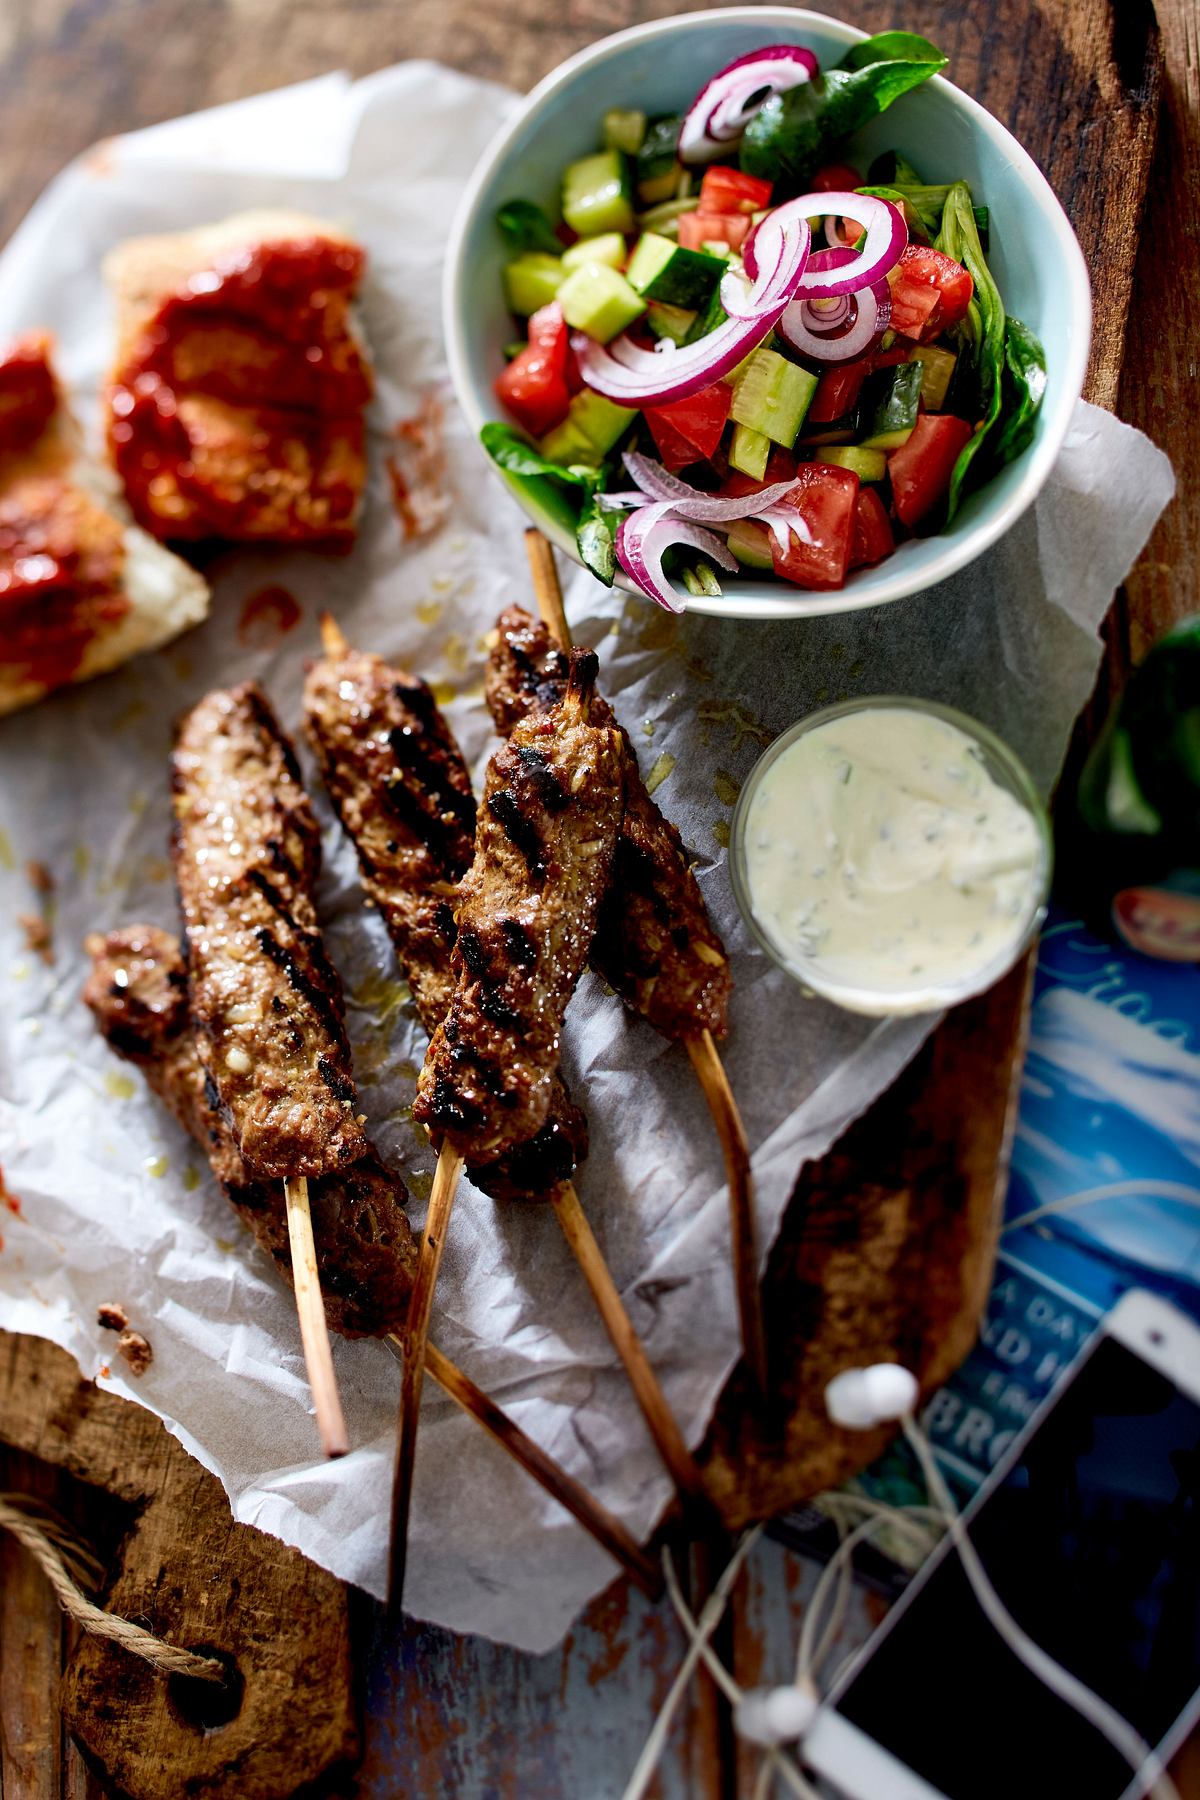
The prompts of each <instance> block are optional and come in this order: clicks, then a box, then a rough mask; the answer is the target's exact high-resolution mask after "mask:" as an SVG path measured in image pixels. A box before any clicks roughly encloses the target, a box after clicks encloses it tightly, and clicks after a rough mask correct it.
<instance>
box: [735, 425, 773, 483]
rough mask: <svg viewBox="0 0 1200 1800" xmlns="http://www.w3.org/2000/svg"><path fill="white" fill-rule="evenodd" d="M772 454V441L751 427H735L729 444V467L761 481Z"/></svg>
mask: <svg viewBox="0 0 1200 1800" xmlns="http://www.w3.org/2000/svg"><path fill="white" fill-rule="evenodd" d="M770 454H771V440H770V438H769V437H766V436H765V435H764V433H763V432H761V431H755V430H754V428H753V426H751V425H735V426H734V428H733V437H732V438H731V439H730V442H729V466H730V468H731V469H740V470H741V472H742V474H743V475H749V476H751V477H752V479H753V480H755V481H761V480H762V478H763V475H764V474H765V472H766V467H767V458H768V456H770Z"/></svg>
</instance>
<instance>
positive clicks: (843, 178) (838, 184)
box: [808, 163, 864, 230]
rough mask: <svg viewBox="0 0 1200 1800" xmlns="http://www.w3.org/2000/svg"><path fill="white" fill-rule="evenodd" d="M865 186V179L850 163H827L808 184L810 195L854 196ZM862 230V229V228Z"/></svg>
mask: <svg viewBox="0 0 1200 1800" xmlns="http://www.w3.org/2000/svg"><path fill="white" fill-rule="evenodd" d="M862 186H864V182H863V178H862V176H861V175H860V174H859V172H858V170H857V169H856V168H854V167H853V165H852V164H850V163H826V164H825V167H824V168H823V169H818V170H817V172H816V174H815V175H814V176H813V178H812V180H811V181H810V182H809V184H808V191H809V193H810V194H852V193H853V192H854V190H855V188H860V187H862ZM860 230H861V227H860Z"/></svg>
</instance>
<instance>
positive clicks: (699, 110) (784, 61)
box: [678, 44, 819, 163]
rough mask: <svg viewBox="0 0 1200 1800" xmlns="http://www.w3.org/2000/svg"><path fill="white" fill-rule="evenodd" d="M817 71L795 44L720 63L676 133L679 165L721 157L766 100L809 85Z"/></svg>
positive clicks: (809, 55)
mask: <svg viewBox="0 0 1200 1800" xmlns="http://www.w3.org/2000/svg"><path fill="white" fill-rule="evenodd" d="M818 67H819V65H818V63H817V59H816V57H815V56H814V55H813V53H812V51H811V50H805V49H803V48H802V47H801V46H800V45H799V44H769V45H768V46H767V48H766V49H765V50H751V51H750V52H749V53H748V54H747V55H745V56H739V57H737V58H736V60H735V61H733V62H731V63H728V64H726V66H725V68H723V69H721V70H719V71H718V73H717V74H716V75H714V76H713V78H712V80H711V81H707V82H705V84H704V86H703V87H702V88H701V89H700V92H699V93H698V94H697V95H696V98H695V99H694V100H693V101H692V104H691V105H690V106H689V108H688V110H687V116H686V118H685V119H684V121H683V125H682V127H681V128H680V132H679V152H678V154H679V160H680V162H685V163H706V162H712V161H713V160H714V159H715V158H716V157H718V156H723V155H725V154H726V153H727V152H728V150H729V149H730V147H731V145H733V144H736V143H738V142H739V140H740V138H741V136H742V133H743V132H744V131H745V129H746V127H747V125H748V124H749V123H750V121H751V119H752V118H753V117H754V115H755V113H757V112H759V111H761V109H762V108H763V106H765V105H766V103H767V101H768V100H769V99H771V98H773V97H774V95H776V94H782V93H783V92H784V91H785V89H787V88H793V87H800V86H802V85H803V83H804V82H806V81H811V80H812V78H813V76H814V75H816V74H817V72H818Z"/></svg>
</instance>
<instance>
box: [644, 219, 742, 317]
mask: <svg viewBox="0 0 1200 1800" xmlns="http://www.w3.org/2000/svg"><path fill="white" fill-rule="evenodd" d="M724 273H725V258H724V257H723V256H706V255H705V254H704V252H703V251H701V250H682V249H680V247H679V245H678V244H673V243H672V242H671V240H670V238H665V237H659V235H658V233H657V232H656V231H647V232H645V233H644V234H643V236H642V237H641V238H639V239H638V244H637V248H636V249H635V251H634V253H633V255H632V256H631V257H630V259H629V267H628V268H627V269H626V271H625V274H626V277H627V279H628V281H629V284H630V286H631V287H634V288H636V289H637V291H638V293H639V294H641V295H642V296H643V298H645V299H646V300H661V301H663V302H664V303H665V304H666V305H667V306H689V307H691V308H692V310H693V311H697V312H698V311H699V309H700V308H701V307H702V306H707V304H708V302H709V299H710V297H711V295H712V292H713V289H714V288H715V287H716V285H717V283H718V281H720V279H721V277H722V275H723V274H724Z"/></svg>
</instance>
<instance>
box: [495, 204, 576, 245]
mask: <svg viewBox="0 0 1200 1800" xmlns="http://www.w3.org/2000/svg"><path fill="white" fill-rule="evenodd" d="M496 225H497V228H498V229H499V232H500V236H501V237H502V238H503V239H504V243H505V247H506V248H507V249H509V250H511V251H512V253H513V255H514V256H520V255H522V254H523V253H524V252H525V251H526V250H540V251H542V252H543V253H544V254H546V255H549V256H561V255H562V250H563V247H562V245H561V244H560V243H559V241H558V238H557V237H556V236H555V235H554V227H553V225H552V224H551V223H550V221H549V219H548V218H547V217H546V214H545V213H544V212H543V211H542V209H541V207H540V206H535V205H534V203H533V201H532V200H506V201H505V203H504V205H503V206H500V207H497V209H496Z"/></svg>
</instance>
